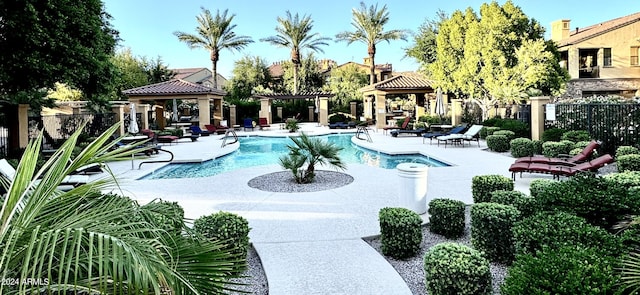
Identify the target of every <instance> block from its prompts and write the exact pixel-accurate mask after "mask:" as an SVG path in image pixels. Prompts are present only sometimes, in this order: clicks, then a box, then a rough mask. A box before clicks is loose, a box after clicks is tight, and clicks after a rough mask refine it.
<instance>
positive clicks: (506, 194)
mask: <svg viewBox="0 0 640 295" xmlns="http://www.w3.org/2000/svg"><path fill="white" fill-rule="evenodd" d="M491 203H498V204H503V205H511V206H513V207H515V208H516V209H518V211H520V217H521V218H525V217H528V216H531V215H532V214H533V213H535V212H536V210H535V202H534V199H533V198H532V197H529V196H527V195H525V194H524V193H523V192H520V191H494V192H493V193H491Z"/></svg>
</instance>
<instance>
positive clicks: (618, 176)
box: [604, 171, 640, 189]
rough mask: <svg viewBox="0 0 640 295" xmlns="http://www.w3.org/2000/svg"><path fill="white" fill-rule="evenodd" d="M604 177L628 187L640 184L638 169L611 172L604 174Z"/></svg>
mask: <svg viewBox="0 0 640 295" xmlns="http://www.w3.org/2000/svg"><path fill="white" fill-rule="evenodd" d="M604 178H605V179H607V180H608V181H611V182H613V183H615V184H617V185H621V186H623V187H625V188H628V189H629V188H632V187H634V186H640V171H625V172H619V173H611V174H607V175H605V176H604Z"/></svg>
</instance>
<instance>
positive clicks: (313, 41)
mask: <svg viewBox="0 0 640 295" xmlns="http://www.w3.org/2000/svg"><path fill="white" fill-rule="evenodd" d="M312 29H313V20H311V16H309V15H304V16H302V18H300V16H299V15H298V14H297V13H296V14H295V16H292V15H291V12H289V11H288V10H287V12H286V18H281V17H278V26H277V27H276V33H277V35H275V36H270V37H267V38H263V39H260V41H263V42H267V43H270V44H272V45H275V46H278V47H284V48H289V49H290V50H291V62H292V63H293V94H294V95H295V94H297V93H298V71H299V69H300V64H301V61H302V56H301V54H300V51H301V50H304V49H309V50H311V51H314V52H324V51H323V50H322V48H320V46H327V45H329V44H327V42H325V41H328V40H330V39H329V38H327V37H321V36H320V35H319V34H318V33H311V30H312Z"/></svg>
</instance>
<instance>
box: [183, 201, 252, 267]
mask: <svg viewBox="0 0 640 295" xmlns="http://www.w3.org/2000/svg"><path fill="white" fill-rule="evenodd" d="M193 230H194V231H195V232H196V233H199V234H201V235H203V236H204V237H206V238H208V239H211V240H214V241H228V242H227V243H226V246H225V249H229V250H231V253H233V254H235V255H238V257H240V258H242V259H246V258H247V248H248V247H249V231H250V230H251V229H250V228H249V222H248V221H247V220H246V219H245V218H244V217H242V216H240V215H237V214H234V213H230V212H224V211H220V212H217V213H213V214H211V215H207V216H202V217H200V218H198V219H196V220H195V221H194V222H193Z"/></svg>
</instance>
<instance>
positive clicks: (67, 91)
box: [47, 82, 82, 101]
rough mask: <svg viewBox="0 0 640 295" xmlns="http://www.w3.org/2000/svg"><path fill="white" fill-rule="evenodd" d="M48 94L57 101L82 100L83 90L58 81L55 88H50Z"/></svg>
mask: <svg viewBox="0 0 640 295" xmlns="http://www.w3.org/2000/svg"><path fill="white" fill-rule="evenodd" d="M47 96H48V97H49V98H52V99H55V100H57V101H78V100H82V92H81V91H80V90H78V89H74V88H73V87H69V85H66V84H63V83H58V82H56V83H55V88H54V89H50V90H49V91H48V92H47Z"/></svg>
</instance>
